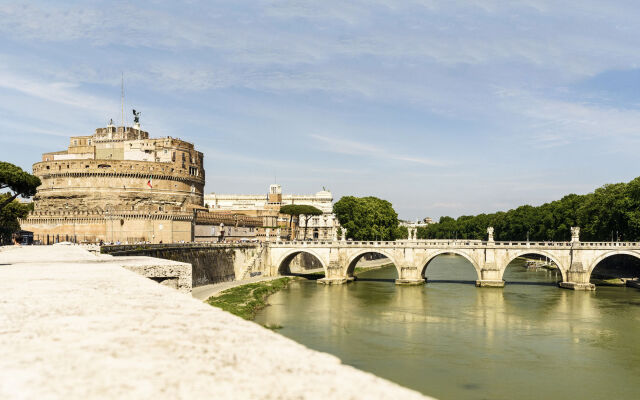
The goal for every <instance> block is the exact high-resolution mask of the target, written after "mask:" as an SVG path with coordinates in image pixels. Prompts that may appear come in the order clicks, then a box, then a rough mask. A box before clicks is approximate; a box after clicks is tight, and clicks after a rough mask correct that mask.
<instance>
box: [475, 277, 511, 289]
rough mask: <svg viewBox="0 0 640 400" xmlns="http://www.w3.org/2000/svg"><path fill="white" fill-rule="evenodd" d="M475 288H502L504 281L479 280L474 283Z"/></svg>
mask: <svg viewBox="0 0 640 400" xmlns="http://www.w3.org/2000/svg"><path fill="white" fill-rule="evenodd" d="M476 287H497V288H502V287H504V281H503V280H502V279H500V280H497V281H496V280H489V279H479V280H477V281H476Z"/></svg>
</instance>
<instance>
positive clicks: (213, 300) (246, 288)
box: [207, 277, 294, 320]
mask: <svg viewBox="0 0 640 400" xmlns="http://www.w3.org/2000/svg"><path fill="white" fill-rule="evenodd" d="M293 279H294V278H290V277H284V278H279V279H274V280H271V281H264V282H256V283H248V284H246V285H242V286H236V287H234V288H231V289H227V290H225V291H224V292H222V293H221V294H220V295H218V296H215V297H210V298H209V299H208V300H207V303H208V304H210V305H212V306H214V307H218V308H221V309H223V310H225V311H227V312H230V313H231V314H234V315H237V316H239V317H242V318H244V319H247V320H252V319H253V318H254V317H255V315H256V313H257V312H258V311H259V310H260V309H262V308H264V307H266V306H267V297H269V296H270V295H272V294H274V293H276V292H278V291H280V290H282V289H284V288H285V287H287V286H288V285H289V283H290V282H291V281H292V280H293Z"/></svg>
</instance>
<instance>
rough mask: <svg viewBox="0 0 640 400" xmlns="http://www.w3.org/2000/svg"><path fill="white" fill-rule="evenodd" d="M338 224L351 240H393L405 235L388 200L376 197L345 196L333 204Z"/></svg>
mask: <svg viewBox="0 0 640 400" xmlns="http://www.w3.org/2000/svg"><path fill="white" fill-rule="evenodd" d="M333 212H334V213H335V214H336V217H337V218H338V221H339V222H340V225H341V226H342V227H343V228H345V229H346V230H347V237H348V238H349V239H353V240H395V239H398V238H401V237H406V234H407V232H406V229H404V230H403V229H402V228H399V227H398V214H397V213H396V211H395V210H394V209H393V206H392V205H391V203H390V202H388V201H386V200H382V199H379V198H377V197H371V196H370V197H354V196H345V197H343V198H341V199H340V200H339V201H338V202H336V203H335V204H334V205H333Z"/></svg>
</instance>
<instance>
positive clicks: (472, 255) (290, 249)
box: [264, 238, 640, 290]
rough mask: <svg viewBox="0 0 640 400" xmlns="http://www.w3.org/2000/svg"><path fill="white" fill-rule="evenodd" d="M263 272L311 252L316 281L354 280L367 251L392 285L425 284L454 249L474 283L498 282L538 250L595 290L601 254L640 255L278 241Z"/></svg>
mask: <svg viewBox="0 0 640 400" xmlns="http://www.w3.org/2000/svg"><path fill="white" fill-rule="evenodd" d="M266 250H267V251H266V254H265V259H264V263H265V264H264V269H265V271H264V273H266V274H270V275H278V274H283V273H285V272H286V271H287V269H288V265H289V263H290V262H291V260H292V259H293V258H294V257H295V256H296V255H298V254H301V253H308V254H312V255H313V256H315V257H316V258H317V259H318V260H319V261H320V263H321V264H322V268H323V269H324V272H325V278H324V279H320V280H318V282H319V283H325V284H342V283H346V282H349V281H350V280H353V273H354V269H355V266H356V264H357V263H358V260H359V259H360V258H361V257H363V256H364V255H365V254H367V253H378V254H382V255H384V256H385V257H388V258H389V259H390V260H391V261H392V262H393V264H394V265H395V267H396V269H397V271H398V279H397V280H396V283H397V284H400V285H419V284H423V283H425V281H426V280H425V270H426V268H427V266H428V265H429V263H430V262H431V261H432V260H433V259H434V258H435V257H437V256H438V255H441V254H457V255H459V256H462V257H464V258H466V259H467V260H468V261H469V262H470V263H471V265H473V267H474V269H475V270H476V274H477V277H478V279H477V281H476V286H478V287H482V286H489V287H503V286H504V280H503V278H502V277H503V275H504V271H505V269H506V268H507V266H508V265H509V263H510V262H511V261H513V260H514V259H515V258H517V257H520V256H523V255H526V254H537V255H540V256H545V257H548V258H549V259H550V260H551V261H553V262H554V263H555V264H556V265H557V266H558V269H559V271H560V273H561V274H562V281H561V282H559V286H560V287H563V288H568V289H574V290H595V286H594V285H593V284H591V283H589V281H590V277H591V272H592V271H593V269H594V268H595V267H596V265H597V264H598V263H599V262H600V261H602V260H604V259H605V258H608V257H611V256H614V255H620V254H626V255H630V256H633V257H637V258H640V243H638V242H580V241H579V240H578V239H577V238H574V239H573V240H572V241H571V242H526V241H521V242H497V241H473V240H415V239H414V240H400V241H389V242H382V241H346V240H334V241H314V242H302V241H278V242H270V243H268V245H267V247H266Z"/></svg>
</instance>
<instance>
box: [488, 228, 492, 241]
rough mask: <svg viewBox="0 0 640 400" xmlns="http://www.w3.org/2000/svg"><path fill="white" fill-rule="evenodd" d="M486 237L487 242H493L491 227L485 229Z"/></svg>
mask: <svg viewBox="0 0 640 400" xmlns="http://www.w3.org/2000/svg"><path fill="white" fill-rule="evenodd" d="M487 235H488V236H489V237H488V239H487V242H493V226H490V227H488V228H487Z"/></svg>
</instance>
